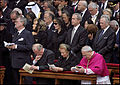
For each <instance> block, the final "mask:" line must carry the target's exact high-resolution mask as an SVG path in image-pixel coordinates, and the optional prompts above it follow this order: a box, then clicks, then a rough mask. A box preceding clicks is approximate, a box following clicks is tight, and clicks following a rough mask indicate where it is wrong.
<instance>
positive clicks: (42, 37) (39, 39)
mask: <svg viewBox="0 0 120 85" xmlns="http://www.w3.org/2000/svg"><path fill="white" fill-rule="evenodd" d="M35 40H36V43H40V44H42V45H43V47H44V48H46V47H47V43H46V42H47V32H46V31H39V32H38V34H37V35H36V36H35Z"/></svg>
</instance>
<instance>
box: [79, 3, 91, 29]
mask: <svg viewBox="0 0 120 85" xmlns="http://www.w3.org/2000/svg"><path fill="white" fill-rule="evenodd" d="M77 10H78V12H80V13H81V16H82V21H81V22H80V24H81V26H83V27H84V24H85V21H87V20H88V19H90V18H91V14H90V12H89V10H88V9H87V1H79V3H78V9H77Z"/></svg>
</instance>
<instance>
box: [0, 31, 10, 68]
mask: <svg viewBox="0 0 120 85" xmlns="http://www.w3.org/2000/svg"><path fill="white" fill-rule="evenodd" d="M3 41H6V42H12V35H11V34H10V33H9V32H8V31H7V30H6V29H4V30H2V31H0V66H3V65H4V66H6V65H8V60H10V59H9V50H8V49H7V48H5V47H4V42H3Z"/></svg>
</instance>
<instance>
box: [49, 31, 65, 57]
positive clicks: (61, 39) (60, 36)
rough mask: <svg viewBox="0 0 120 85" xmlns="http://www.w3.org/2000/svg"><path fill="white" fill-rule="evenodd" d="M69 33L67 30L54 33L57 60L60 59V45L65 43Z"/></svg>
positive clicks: (53, 41) (53, 42) (54, 48)
mask: <svg viewBox="0 0 120 85" xmlns="http://www.w3.org/2000/svg"><path fill="white" fill-rule="evenodd" d="M66 34H67V32H66V31H65V30H61V31H60V33H57V32H53V36H52V42H51V43H52V51H54V52H55V55H56V56H55V58H56V59H58V57H59V56H60V52H59V45H60V44H61V43H65V37H66Z"/></svg>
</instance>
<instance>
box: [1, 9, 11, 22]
mask: <svg viewBox="0 0 120 85" xmlns="http://www.w3.org/2000/svg"><path fill="white" fill-rule="evenodd" d="M11 11H12V10H11V9H10V8H8V7H7V8H6V9H5V11H4V12H3V19H5V20H6V22H8V21H9V20H10V13H11Z"/></svg>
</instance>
